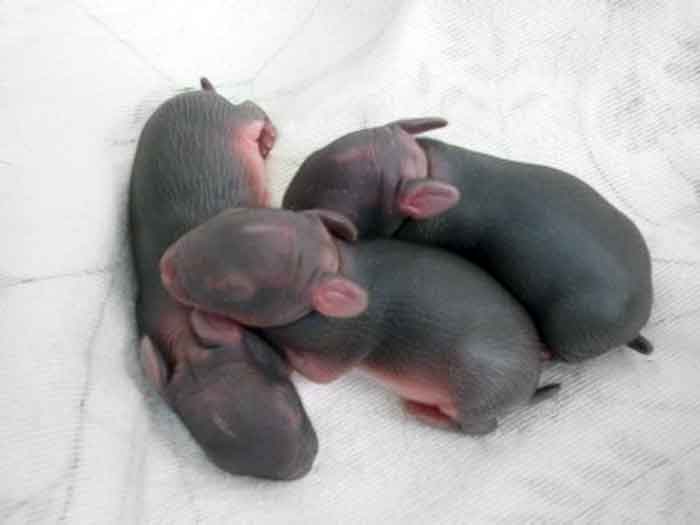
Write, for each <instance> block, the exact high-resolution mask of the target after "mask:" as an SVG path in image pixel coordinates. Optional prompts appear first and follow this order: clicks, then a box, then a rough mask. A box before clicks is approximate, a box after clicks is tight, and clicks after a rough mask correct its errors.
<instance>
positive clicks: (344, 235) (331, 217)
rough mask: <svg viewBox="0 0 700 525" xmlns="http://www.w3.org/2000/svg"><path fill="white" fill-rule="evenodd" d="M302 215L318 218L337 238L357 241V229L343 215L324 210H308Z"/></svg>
mask: <svg viewBox="0 0 700 525" xmlns="http://www.w3.org/2000/svg"><path fill="white" fill-rule="evenodd" d="M302 213H305V214H306V215H313V216H316V217H318V218H319V219H320V220H321V222H322V223H323V225H324V226H325V227H326V229H327V230H328V231H329V232H331V233H332V234H333V235H335V236H336V237H340V238H341V239H344V240H346V241H356V240H357V235H358V234H357V227H356V226H355V225H354V224H353V223H352V221H351V220H350V219H348V218H347V217H346V216H345V215H343V214H342V213H338V212H335V211H331V210H323V209H315V210H307V211H304V212H302Z"/></svg>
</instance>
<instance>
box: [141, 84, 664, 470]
mask: <svg viewBox="0 0 700 525" xmlns="http://www.w3.org/2000/svg"><path fill="white" fill-rule="evenodd" d="M201 86H202V89H201V90H198V91H191V92H187V93H184V94H180V95H177V96H175V97H173V98H171V99H169V100H167V101H166V102H165V103H163V104H162V105H161V106H160V107H159V108H158V109H157V110H156V111H155V113H154V114H153V115H152V116H151V117H150V119H149V120H148V122H147V123H146V125H145V127H144V129H143V131H142V133H141V137H140V139H139V143H138V147H137V151H136V156H135V160H134V165H133V172H132V179H131V188H130V223H131V239H132V246H133V253H134V260H135V265H136V273H137V276H138V286H139V295H138V300H137V305H136V312H137V318H138V325H139V331H140V334H141V344H140V357H141V361H142V364H143V368H144V371H145V373H146V375H147V377H148V378H149V379H150V381H151V382H152V383H153V384H154V385H155V386H156V388H157V389H158V391H159V392H160V393H161V395H162V396H163V398H164V399H165V400H166V401H167V403H168V404H169V405H170V406H171V407H172V409H173V410H174V411H175V412H176V413H177V414H178V415H179V417H180V418H181V420H182V421H183V423H184V424H185V425H186V427H187V428H188V430H189V431H190V433H191V434H192V435H193V437H194V438H195V440H196V441H197V442H198V443H199V444H200V446H201V447H202V448H203V450H204V451H205V452H206V454H207V455H208V456H209V458H210V459H211V460H212V461H213V462H214V463H215V464H216V465H218V466H219V467H220V468H222V469H223V470H225V471H228V472H230V473H234V474H239V475H249V476H257V477H263V478H271V479H296V478H299V477H301V476H303V475H305V474H306V473H307V472H308V471H309V470H310V468H311V466H312V464H313V461H314V458H315V457H316V453H317V451H318V440H317V437H316V434H315V432H314V429H313V426H312V424H311V422H310V420H309V418H308V416H307V414H306V411H305V410H304V406H303V404H302V402H301V400H300V398H299V395H298V393H297V391H296V389H295V387H294V385H293V383H292V382H291V380H290V374H291V371H292V369H293V370H296V371H297V372H299V373H301V374H302V375H304V376H305V377H307V378H308V379H310V380H311V381H315V382H321V383H325V382H330V381H333V380H335V379H337V378H338V377H340V376H342V375H343V374H345V373H346V372H348V371H350V370H351V369H353V368H356V369H360V370H362V371H364V372H365V373H367V374H369V375H370V376H372V377H373V378H375V379H377V380H378V381H380V382H381V383H383V384H385V385H387V386H388V387H389V388H391V389H392V390H394V391H395V392H397V393H398V395H399V396H400V397H401V398H402V399H403V402H404V404H405V406H406V409H407V410H408V411H409V412H410V413H412V414H415V416H417V417H418V418H420V419H421V420H423V421H426V422H429V423H431V424H433V425H436V426H441V427H446V428H452V429H456V430H459V431H461V432H464V433H466V434H472V435H477V434H484V433H488V432H491V431H492V430H494V429H495V428H496V426H497V418H498V417H500V416H501V415H502V414H504V413H505V412H506V411H507V410H509V409H510V408H512V407H514V406H516V405H518V404H523V403H528V402H531V401H532V400H535V399H542V398H544V397H548V396H549V395H551V394H552V393H554V392H556V390H557V388H558V386H559V385H556V384H550V385H544V386H540V384H539V379H540V371H541V367H542V363H543V362H546V361H548V360H551V359H562V360H565V361H580V360H583V359H587V358H592V357H595V356H598V355H600V354H602V353H604V352H606V351H608V350H610V349H613V348H616V347H619V346H622V345H627V346H629V347H631V348H633V349H635V350H637V351H639V352H641V353H650V352H651V351H652V345H651V343H650V342H649V341H647V340H646V339H645V338H644V337H643V336H641V335H640V333H639V332H640V329H641V328H642V327H643V326H644V324H645V323H646V322H647V321H648V319H649V316H650V311H651V306H652V295H653V294H652V283H651V263H650V257H649V252H648V249H647V246H646V244H645V242H644V239H643V238H642V235H641V234H640V232H639V230H638V229H637V227H636V226H635V225H634V224H633V223H632V222H631V221H630V220H629V219H628V218H627V217H626V216H625V215H623V214H622V213H621V212H620V211H619V210H617V209H616V208H614V207H613V206H612V205H611V204H610V203H608V202H607V201H606V200H605V199H604V198H603V197H602V196H601V195H600V194H598V193H597V192H596V191H595V190H593V189H592V188H591V187H590V186H588V185H586V184H585V183H584V182H582V181H581V180H579V179H577V178H576V177H574V176H572V175H569V174H567V173H564V172H562V171H559V170H556V169H552V168H548V167H544V166H537V165H532V164H524V163H518V162H512V161H508V160H504V159H499V158H496V157H492V156H489V155H485V154H481V153H476V152H473V151H469V150H466V149H463V148H460V147H457V146H453V145H450V144H447V143H444V142H440V141H438V140H433V139H428V138H416V135H417V134H420V133H423V132H426V131H429V130H431V129H436V128H439V127H443V126H445V125H446V124H447V122H446V121H445V120H443V119H441V118H417V119H404V120H399V121H396V122H392V123H390V124H387V125H384V126H380V127H377V128H370V129H363V130H360V131H355V132H352V133H349V134H347V135H344V136H342V137H340V138H338V139H337V140H335V141H333V142H332V143H330V144H329V145H327V146H325V147H324V148H322V149H320V150H318V151H316V152H314V153H312V154H311V155H310V156H309V157H308V158H307V159H306V160H305V161H304V162H303V163H302V164H301V166H300V168H299V170H298V172H297V173H296V175H295V177H294V179H293V180H292V182H291V184H290V185H289V187H288V189H287V191H286V194H285V196H284V199H283V208H282V209H275V208H270V207H269V202H270V197H269V192H268V190H267V187H266V182H265V181H266V177H265V158H266V157H267V155H268V154H269V152H270V150H271V149H272V148H273V146H274V143H275V140H276V130H275V127H274V126H273V124H272V123H271V121H270V119H269V118H268V116H267V115H266V114H265V112H264V111H263V110H262V109H260V108H259V107H258V106H257V105H256V104H254V103H252V102H244V103H242V104H239V105H233V104H231V103H230V102H229V101H227V100H226V99H225V98H223V97H222V96H220V95H219V94H217V93H216V91H215V89H214V88H213V86H212V85H211V83H210V82H209V81H208V80H206V79H202V81H201Z"/></svg>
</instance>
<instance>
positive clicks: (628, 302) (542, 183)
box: [283, 119, 653, 361]
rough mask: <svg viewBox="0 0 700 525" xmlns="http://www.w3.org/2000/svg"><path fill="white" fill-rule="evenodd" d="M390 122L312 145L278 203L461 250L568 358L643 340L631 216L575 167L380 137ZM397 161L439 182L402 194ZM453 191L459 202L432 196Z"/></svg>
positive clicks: (641, 344)
mask: <svg viewBox="0 0 700 525" xmlns="http://www.w3.org/2000/svg"><path fill="white" fill-rule="evenodd" d="M435 121H436V119H430V122H435ZM399 122H405V121H399ZM408 122H411V121H408ZM396 126H397V124H395V123H392V124H389V125H387V126H383V127H379V128H372V129H366V130H362V131H356V132H354V133H350V134H348V135H345V136H343V137H341V138H339V139H337V140H335V141H333V142H332V143H331V144H330V145H328V146H326V147H325V148H322V149H320V150H318V151H316V152H315V153H313V154H312V155H311V156H310V157H309V158H308V159H307V160H306V161H304V163H303V164H302V165H301V167H300V168H299V171H298V173H297V174H296V176H295V177H294V179H293V180H292V182H291V184H290V185H289V187H288V189H287V192H286V194H285V197H284V201H283V206H284V207H285V208H288V209H292V210H304V209H311V208H328V209H331V210H335V211H339V212H342V213H346V214H348V216H350V217H352V218H353V220H354V221H355V223H356V224H358V225H359V227H360V234H361V235H362V236H370V237H371V236H374V235H383V236H392V235H393V236H394V237H395V238H397V239H402V240H406V241H411V242H415V243H422V244H429V245H433V246H437V247H441V248H446V249H448V250H450V251H452V252H454V253H456V254H459V255H462V256H464V257H466V258H467V259H469V260H470V261H473V262H475V263H476V264H478V265H479V266H481V267H482V268H483V269H484V270H486V271H487V272H488V273H490V274H491V275H492V276H494V277H495V278H496V279H497V280H498V281H499V282H500V283H501V284H502V285H503V286H505V288H506V289H507V290H508V291H510V292H511V293H512V294H513V295H514V296H515V298H516V299H518V300H519V301H520V303H521V304H522V305H523V306H525V308H526V310H527V311H528V312H529V314H530V315H531V316H532V318H533V319H534V321H535V324H536V326H537V328H538V330H539V332H540V335H541V337H542V340H543V341H544V343H545V344H546V345H547V347H548V349H549V351H551V352H553V353H554V354H555V355H557V356H559V357H560V358H561V359H564V360H566V361H579V360H582V359H585V358H590V357H594V356H597V355H600V354H602V353H604V352H605V351H607V350H609V349H611V348H613V347H617V346H620V345H623V344H627V345H628V346H630V347H631V348H634V349H635V350H637V351H639V352H641V353H650V352H651V351H652V349H653V347H652V345H651V343H650V342H649V341H647V340H646V339H645V338H644V337H643V336H641V335H640V334H639V331H640V329H641V328H642V327H643V326H644V325H645V324H646V322H647V321H648V319H649V316H650V313H651V306H652V300H653V292H652V282H651V261H650V257H649V251H648V249H647V246H646V243H645V242H644V239H643V238H642V235H641V233H640V232H639V230H638V229H637V227H636V226H635V225H634V224H633V223H632V221H630V220H629V219H628V218H627V217H626V216H625V215H623V214H622V213H621V212H620V211H618V210H617V209H616V208H614V207H613V206H612V205H611V204H610V203H608V202H607V201H606V200H605V199H604V198H603V197H602V196H601V195H600V194H598V193H597V192H596V191H595V190H593V188H591V187H590V186H588V185H587V184H585V183H584V182H583V181H581V180H579V179H578V178H576V177H574V176H573V175H569V174H567V173H564V172H562V171H559V170H556V169H553V168H548V167H545V166H538V165H533V164H524V163H519V162H512V161H508V160H504V159H499V158H496V157H492V156H490V155H485V154H482V153H476V152H473V151H469V150H466V149H463V148H459V147H457V146H452V145H449V144H446V143H444V142H440V141H437V140H431V139H425V138H419V139H413V138H412V137H411V136H410V135H408V134H405V133H404V134H400V140H398V139H395V140H385V139H384V138H383V137H384V136H385V135H387V134H389V133H391V132H393V133H394V135H396V132H395V131H393V130H395V129H396ZM433 127H434V126H433ZM406 172H410V173H414V174H415V173H419V174H420V177H423V178H422V179H418V180H419V181H420V182H422V184H424V185H426V184H429V183H430V184H432V185H440V186H439V187H440V188H441V191H440V192H439V194H437V195H436V193H437V192H435V191H433V192H430V191H428V190H423V191H417V192H414V194H413V195H412V196H409V197H405V193H406V191H405V188H406V185H407V184H409V185H410V184H413V185H415V184H416V179H411V178H407V177H406V176H404V175H401V174H402V173H406ZM409 187H410V186H409ZM433 187H435V186H433ZM339 188H340V190H339ZM448 188H451V189H449V190H448ZM455 195H457V196H459V198H460V200H459V203H458V204H457V205H454V204H451V205H450V206H447V205H445V206H440V205H439V203H440V202H441V203H443V204H446V203H448V202H449V203H451V202H452V198H453V197H454V196H455ZM438 197H441V198H438ZM407 218H408V219H409V220H402V219H407ZM411 218H412V219H421V220H410V219H411Z"/></svg>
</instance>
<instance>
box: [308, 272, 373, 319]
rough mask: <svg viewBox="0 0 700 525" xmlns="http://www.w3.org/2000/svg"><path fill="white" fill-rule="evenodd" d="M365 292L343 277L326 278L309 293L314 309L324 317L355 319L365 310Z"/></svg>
mask: <svg viewBox="0 0 700 525" xmlns="http://www.w3.org/2000/svg"><path fill="white" fill-rule="evenodd" d="M367 303H368V299H367V290H365V289H364V288H362V287H361V286H360V285H358V284H356V283H354V282H353V281H351V280H349V279H346V278H345V277H339V276H337V275H334V276H330V277H326V278H324V279H322V280H321V282H320V284H318V285H316V287H315V288H314V289H313V291H312V292H311V304H312V305H313V307H314V309H315V310H316V311H317V312H318V313H320V314H322V315H325V316H326V317H340V318H347V317H356V316H358V315H360V314H361V313H362V312H364V311H365V310H366V309H367Z"/></svg>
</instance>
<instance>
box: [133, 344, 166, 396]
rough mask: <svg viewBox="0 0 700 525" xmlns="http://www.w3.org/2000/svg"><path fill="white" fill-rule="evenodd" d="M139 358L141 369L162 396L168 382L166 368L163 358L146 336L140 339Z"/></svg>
mask: <svg viewBox="0 0 700 525" xmlns="http://www.w3.org/2000/svg"><path fill="white" fill-rule="evenodd" d="M139 358H140V361H141V368H143V371H144V373H145V374H146V377H147V378H148V380H149V381H150V382H151V384H152V385H153V386H154V387H155V389H156V390H157V391H158V393H159V394H161V395H164V392H165V386H166V384H167V382H168V371H167V367H166V365H165V361H164V360H163V357H162V356H161V355H160V353H159V352H158V350H157V349H156V347H155V346H154V344H153V341H151V338H150V337H148V336H144V337H142V338H141V341H140V343H139Z"/></svg>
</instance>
